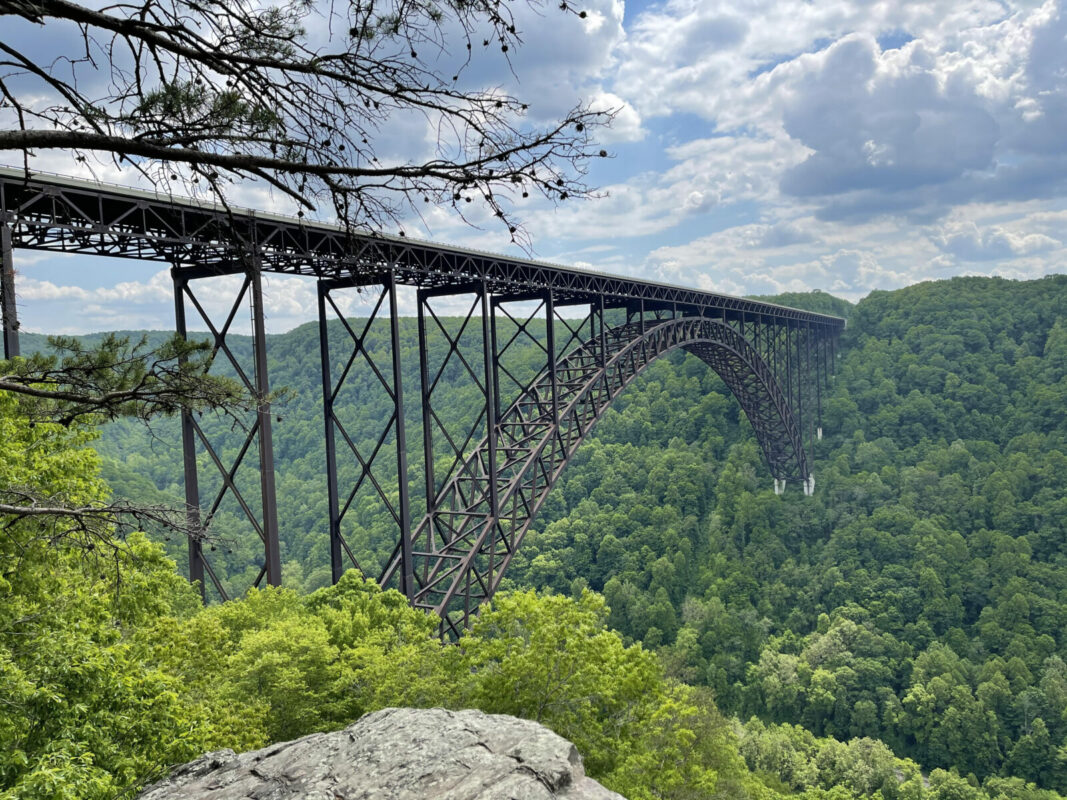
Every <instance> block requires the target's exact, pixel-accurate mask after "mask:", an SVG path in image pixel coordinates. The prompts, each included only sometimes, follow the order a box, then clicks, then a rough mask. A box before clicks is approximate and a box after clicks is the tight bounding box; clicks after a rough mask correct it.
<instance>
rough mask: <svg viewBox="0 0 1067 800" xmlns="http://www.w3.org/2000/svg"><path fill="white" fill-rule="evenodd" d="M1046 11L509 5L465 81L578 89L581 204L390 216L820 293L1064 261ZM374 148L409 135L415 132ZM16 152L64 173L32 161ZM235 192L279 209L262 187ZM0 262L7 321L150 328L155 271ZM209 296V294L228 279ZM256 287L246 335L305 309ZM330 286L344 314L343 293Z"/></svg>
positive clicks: (1060, 116)
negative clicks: (264, 320)
mask: <svg viewBox="0 0 1067 800" xmlns="http://www.w3.org/2000/svg"><path fill="white" fill-rule="evenodd" d="M1063 5H1064V4H1063V3H1062V2H1046V3H1043V4H1038V3H1025V2H1019V3H1009V2H988V1H987V0H926V1H925V2H919V3H901V2H884V1H879V0H812V1H811V2H804V0H773V2H772V1H771V0H753V1H752V2H745V3H742V2H737V1H736V0H734V1H731V2H721V1H720V0H668V2H663V3H652V2H630V3H624V2H621V1H620V0H589V2H588V3H586V4H585V5H583V6H582V7H583V9H584V10H586V17H585V18H584V19H579V18H577V17H576V16H574V15H563V14H561V13H559V12H558V11H556V9H555V6H554V4H553V3H549V6H548V7H542V8H537V7H535V8H532V9H531V8H528V7H526V6H521V7H519V10H518V15H517V24H518V30H519V34H520V36H521V37H522V40H523V44H522V46H521V47H519V48H518V49H517V50H515V51H514V52H513V53H512V54H511V67H510V68H509V67H508V65H507V64H504V63H503V62H502V61H501V60H500V59H499V58H497V59H492V58H486V59H484V60H478V61H476V62H475V63H474V64H473V65H472V67H471V68H469V70H468V72H467V73H466V74H465V76H464V80H465V81H468V82H476V83H480V84H482V85H500V86H502V87H503V88H506V89H507V90H509V91H512V92H513V93H515V94H516V95H517V96H519V97H521V98H523V99H527V98H528V99H529V100H530V105H531V110H530V113H531V115H532V117H533V118H534V119H535V120H536V119H538V118H543V119H550V118H552V117H553V116H554V115H557V114H561V113H565V112H566V111H567V109H569V108H570V107H571V106H572V105H573V104H574V103H575V102H576V101H578V100H579V99H584V100H585V101H588V102H591V103H593V104H595V105H596V106H598V107H601V108H613V109H615V110H616V111H617V114H616V121H615V124H614V126H613V127H612V129H610V130H608V131H606V132H605V133H604V135H603V136H602V137H601V141H602V142H603V144H604V147H605V148H606V149H607V150H608V151H609V153H610V157H609V158H607V159H599V160H597V161H596V162H595V163H593V164H592V165H591V169H590V174H589V180H590V182H592V183H593V184H595V185H596V186H598V187H599V194H600V197H598V198H597V199H593V200H588V201H582V202H573V201H567V202H565V203H563V204H561V205H560V206H559V207H552V206H550V205H549V204H548V203H545V202H542V201H531V202H530V205H529V206H528V207H525V208H519V209H518V214H519V217H520V218H521V219H522V221H523V222H524V224H525V226H526V229H527V230H528V232H529V235H530V238H531V240H532V250H531V251H530V252H528V253H524V252H522V251H519V250H516V249H515V247H514V246H513V245H511V244H510V243H509V236H508V233H507V231H506V230H504V229H502V228H501V227H500V226H498V225H494V224H493V223H494V221H493V220H492V219H491V218H489V217H488V216H481V214H482V212H481V211H480V210H478V209H474V210H473V212H472V215H471V218H470V221H471V222H473V223H474V224H473V225H471V224H468V223H466V222H464V221H462V220H459V219H457V218H456V217H454V216H453V215H452V214H451V212H450V210H449V209H444V208H431V209H430V210H429V211H427V212H426V213H425V214H424V215H423V217H422V218H421V219H412V220H407V221H406V222H402V226H403V227H404V228H405V229H406V232H407V234H408V235H411V236H418V237H420V238H426V239H431V240H435V241H442V242H448V243H450V244H454V245H460V246H470V247H475V248H478V249H482V250H490V251H496V252H505V253H507V252H511V253H513V254H515V255H520V256H532V257H534V258H538V259H543V260H547V261H552V262H556V263H561V264H567V265H575V266H580V267H583V268H590V269H597V270H604V271H607V272H612V273H618V274H626V275H635V276H640V277H644V278H649V279H655V280H664V281H669V282H672V283H679V284H684V285H690V286H695V287H699V288H701V289H705V290H709V291H717V292H724V293H728V294H774V293H778V292H783V291H809V290H813V289H820V290H823V291H827V292H831V293H833V294H836V295H839V296H841V297H845V298H848V299H850V300H853V301H855V300H858V299H859V298H861V297H863V296H864V295H866V294H867V293H869V292H870V291H872V290H875V289H895V288H899V287H902V286H906V285H909V284H912V283H916V282H919V281H924V280H932V279H943V278H949V277H952V276H956V275H997V276H1002V277H1007V278H1016V279H1028V278H1037V277H1040V276H1042V275H1046V274H1050V273H1054V272H1064V271H1065V267H1067V9H1064V7H1063ZM47 44H48V42H47V41H45V42H44V43H43V45H42V46H44V45H47ZM389 143H390V144H389V146H391V147H394V148H396V149H397V150H398V152H405V151H407V152H418V150H419V148H426V147H428V146H429V145H430V142H429V134H428V132H427V131H426V130H420V129H418V128H417V127H410V129H406V130H398V131H394V132H392V133H391V134H390V136H389ZM383 146H384V145H383ZM0 160H3V159H2V157H0ZM36 167H37V168H38V169H42V170H52V171H56V172H60V173H63V174H68V175H69V174H77V173H78V172H79V170H80V169H82V168H81V167H80V166H79V165H77V164H75V163H74V162H72V161H70V160H69V159H68V158H67V157H65V156H62V155H54V154H42V155H41V156H39V157H38V159H37V163H36ZM96 174H98V175H99V176H100V177H103V178H106V179H108V180H115V181H118V182H124V181H125V182H129V180H131V179H129V178H128V176H125V175H120V174H118V173H115V172H112V171H109V170H108V169H107V168H103V169H98V170H97V173H96ZM234 199H235V201H236V202H238V203H240V204H241V205H245V206H252V207H257V208H264V209H270V210H279V211H285V210H287V209H286V208H285V205H284V201H283V200H282V199H281V198H278V197H276V196H272V195H271V194H270V193H269V192H267V191H266V190H265V189H263V188H262V187H255V186H252V187H247V188H245V189H242V190H241V192H240V193H239V194H238V195H236V196H235V198H234ZM15 266H16V269H17V271H18V274H17V299H18V304H19V313H20V317H21V320H22V324H23V327H24V328H25V329H27V330H32V331H41V332H49V333H81V332H88V331H96V330H106V329H116V328H119V329H130V328H170V327H171V326H172V325H173V315H174V310H173V309H174V301H173V293H172V292H173V290H172V287H171V282H170V277H169V273H168V272H167V270H166V269H160V265H159V264H153V263H147V262H124V261H117V260H111V259H100V258H91V257H74V256H58V255H53V254H45V253H35V252H30V251H25V250H19V251H16V253H15ZM227 281H228V282H227ZM232 283H233V279H220V284H221V285H224V286H230V285H231V284H232ZM211 294H212V297H211V302H212V303H214V304H215V305H217V306H218V307H219V308H222V306H223V303H224V298H225V296H226V294H227V291H222V290H221V288H220V290H219V291H218V292H212V293H211ZM265 302H266V309H267V314H268V329H269V330H270V331H272V332H282V331H285V330H289V329H291V328H293V327H295V326H296V325H298V324H301V323H302V322H306V321H309V320H310V319H312V318H313V314H314V308H315V305H314V285H313V283H312V282H310V281H306V280H303V281H302V280H299V279H293V278H280V277H271V278H269V279H268V281H267V284H266V287H265ZM346 302H347V305H345V306H344V308H345V310H346V311H347V312H350V313H353V314H358V313H359V310H360V307H361V306H360V303H361V301H360V300H359V299H358V298H354V299H351V300H349V301H346ZM404 305H405V308H408V309H410V307H411V306H410V299H407V300H405V303H404Z"/></svg>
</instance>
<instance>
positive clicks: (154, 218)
mask: <svg viewBox="0 0 1067 800" xmlns="http://www.w3.org/2000/svg"><path fill="white" fill-rule="evenodd" d="M0 235H2V255H3V270H2V273H0V276H2V278H3V280H2V281H0V308H2V312H3V337H4V354H5V357H12V356H15V355H17V354H18V321H17V313H16V307H15V284H14V269H13V250H14V249H16V248H27V249H36V250H51V251H60V252H73V253H83V254H96V255H106V256H112V257H121V258H131V259H140V260H147V261H155V262H164V263H168V264H170V265H171V274H172V277H173V281H174V292H175V324H176V329H177V332H178V333H180V334H182V335H183V336H184V335H186V332H187V317H186V315H187V312H189V310H190V309H192V311H193V313H194V318H196V319H199V321H200V322H202V323H203V325H205V326H206V327H207V329H208V330H209V332H210V336H211V337H212V339H213V341H214V355H213V357H214V358H216V359H218V357H219V356H222V360H223V361H224V362H226V363H227V364H228V365H229V367H230V368H231V369H232V371H233V372H234V373H235V374H236V375H237V376H238V378H239V379H240V380H241V381H242V382H243V383H244V384H245V386H246V387H247V388H248V390H249V391H250V392H252V393H253V395H254V396H256V397H258V398H259V405H258V409H257V413H256V416H255V418H254V420H252V421H251V422H250V424H249V426H248V429H247V432H246V435H245V437H244V442H243V445H242V446H241V447H240V448H239V449H238V451H237V455H236V456H235V457H233V458H227V457H226V455H227V453H224V452H223V451H222V449H221V448H220V447H218V446H217V445H216V443H214V442H212V440H211V437H210V436H209V435H208V433H207V432H205V430H204V429H203V428H202V427H201V426H200V424H199V422H198V421H197V419H196V418H195V417H194V416H193V415H192V414H188V413H186V414H183V415H182V420H181V430H182V448H183V461H184V464H183V466H184V477H185V495H186V507H187V513H188V515H189V521H190V523H191V525H192V527H194V528H195V529H198V530H201V531H206V530H209V528H210V524H211V522H212V519H213V518H214V516H215V514H216V512H217V511H218V509H219V508H220V506H221V504H222V503H223V502H224V501H227V500H228V501H229V502H230V503H231V504H232V503H234V502H235V503H236V505H237V506H239V507H240V509H241V511H242V512H243V514H244V516H245V517H247V520H248V523H249V525H250V527H251V528H252V529H254V531H255V533H256V534H257V535H258V536H259V538H260V539H261V540H262V544H263V559H262V563H261V564H259V574H258V577H257V578H256V579H255V581H254V582H253V583H254V584H255V585H259V584H260V583H262V582H263V580H264V579H266V581H267V583H268V584H271V585H278V584H280V582H281V554H280V545H279V531H278V509H277V498H276V492H275V468H274V452H273V436H272V424H273V422H274V420H273V418H272V413H271V408H270V404H269V402H268V401H267V398H268V396H269V394H270V381H269V379H268V375H267V357H266V334H265V330H264V315H263V291H262V276H263V274H264V273H280V274H290V275H304V276H308V277H309V278H312V279H314V280H315V281H316V283H317V295H318V334H319V350H320V352H319V357H320V360H321V369H322V396H323V418H324V431H323V434H324V441H325V454H326V463H325V465H324V466H325V484H326V487H325V488H326V493H327V495H328V507H329V517H330V519H329V542H330V554H331V572H332V576H333V579H334V580H335V581H336V580H338V579H339V578H340V576H341V574H342V573H343V572H344V570H345V569H346V568H347V567H348V566H349V565H352V566H356V567H357V568H360V567H359V564H358V561H357V558H356V556H355V552H354V551H355V550H356V549H358V548H357V547H356V546H355V545H354V543H353V542H352V541H351V536H352V530H353V527H352V523H351V521H350V520H349V517H351V516H353V515H354V514H355V513H356V511H355V507H356V505H357V504H358V498H360V497H365V496H367V495H369V496H371V497H372V498H373V499H374V502H375V503H377V507H380V508H381V509H383V513H384V514H385V515H386V516H387V517H388V518H389V519H390V520H391V523H392V525H393V528H394V530H395V536H394V546H393V549H392V554H391V555H390V556H389V557H388V558H386V559H385V562H384V567H383V568H382V569H381V570H380V571H378V570H374V571H371V570H363V569H362V568H360V569H361V571H363V572H364V574H365V575H366V574H367V573H368V572H371V573H372V574H369V575H368V577H374V578H377V579H378V580H379V582H380V583H381V584H382V585H384V586H395V587H396V588H398V589H399V590H400V591H401V592H403V593H404V594H405V595H406V596H407V597H408V598H409V600H410V602H412V603H413V604H414V605H415V606H417V607H420V608H425V609H428V610H433V611H435V612H436V613H437V614H439V615H440V617H441V619H442V631H443V632H444V633H446V634H448V635H451V636H456V635H458V634H459V632H460V631H461V630H462V628H463V627H464V626H465V625H466V624H467V623H468V622H469V620H470V617H471V615H472V614H473V613H475V612H476V610H477V608H478V606H479V605H480V604H481V603H482V602H484V601H486V600H488V599H489V598H490V597H492V595H493V593H494V592H495V591H496V589H497V588H498V587H499V585H500V581H501V578H502V576H503V574H504V571H505V570H506V569H507V566H508V564H509V562H510V561H511V559H512V557H513V556H514V554H515V552H516V551H517V549H518V548H519V546H520V545H521V543H522V539H523V536H524V534H525V533H526V531H527V530H528V529H529V527H530V525H531V523H532V522H533V520H534V518H535V516H536V514H537V512H538V510H539V509H540V507H541V505H542V504H543V503H544V501H545V499H546V498H547V496H548V493H549V491H550V490H551V488H552V486H553V485H554V483H555V482H556V480H557V479H558V477H559V476H560V474H561V472H562V471H563V469H564V467H565V466H566V464H567V462H568V460H569V459H570V458H571V457H572V456H573V455H574V453H575V451H576V450H577V448H578V446H579V445H580V444H581V442H582V441H583V439H584V438H585V437H586V436H587V435H588V433H589V431H590V429H591V428H592V426H593V425H594V424H595V423H596V422H597V420H599V419H600V417H601V416H602V415H603V414H604V413H605V411H606V410H607V409H608V408H609V407H610V405H611V403H612V401H613V400H614V399H615V398H616V397H618V395H619V394H620V393H621V392H622V391H623V390H624V389H625V388H626V387H627V386H628V385H629V384H630V383H631V382H632V381H633V380H634V379H635V378H636V377H637V376H638V375H639V374H640V373H641V372H642V371H643V370H644V369H645V368H646V367H647V366H648V365H649V364H650V363H651V362H652V361H654V360H655V359H657V358H659V357H661V356H664V355H666V354H667V353H669V352H671V351H674V350H677V349H685V350H688V351H689V352H691V353H693V354H695V355H696V356H698V357H699V358H700V359H702V360H703V361H704V362H705V363H707V364H708V365H709V366H710V367H711V369H713V370H714V371H715V372H716V373H717V374H718V375H719V377H720V378H722V380H723V381H724V383H725V384H726V385H727V387H728V388H729V389H730V391H731V392H732V393H733V395H734V396H735V397H736V398H737V400H738V403H739V404H740V406H741V408H742V410H743V411H744V413H745V415H746V417H747V418H748V420H749V422H750V423H751V425H752V428H753V430H754V432H755V436H756V438H757V440H758V441H759V444H760V447H761V448H762V451H763V455H764V457H765V459H766V462H767V466H768V468H769V471H770V473H771V475H772V477H773V478H774V486H775V490H776V491H779V492H780V491H782V490H783V489H784V488H785V485H786V482H787V481H794V482H797V483H798V484H799V485H801V486H802V487H803V489H804V492H805V494H810V493H811V492H812V491H813V490H814V477H813V474H812V466H811V465H812V453H813V450H814V443H815V441H816V440H818V439H820V438H821V437H822V419H821V418H822V401H823V392H824V390H825V388H826V387H827V383H828V381H829V378H830V374H831V371H832V367H833V361H834V354H835V347H836V341H837V337H838V336H839V334H840V332H841V330H842V329H843V328H844V321H843V320H841V319H838V318H836V317H829V316H825V315H822V314H815V313H811V312H807V311H801V310H798V309H793V308H786V307H783V306H778V305H774V304H771V303H763V302H757V301H753V300H746V299H743V298H737V297H730V296H726V295H720V294H714V293H710V292H702V291H698V290H695V289H689V288H685V287H679V286H672V285H668V284H662V283H656V282H652V281H645V280H639V279H636V278H628V277H620V276H612V275H604V274H601V273H596V272H590V271H584V270H578V269H573V268H568V267H562V266H558V265H554V264H548V263H544V262H537V261H531V260H525V259H515V258H509V257H506V256H501V255H494V254H489V253H481V252H476V251H469V250H462V249H458V248H454V247H449V246H447V245H440V244H433V243H427V242H420V241H415V240H411V239H407V238H404V237H394V236H383V235H378V234H373V233H363V232H358V231H352V230H346V229H343V228H339V227H334V226H329V225H324V224H319V223H309V222H306V221H302V220H298V219H292V218H287V217H280V216H275V215H269V214H263V213H259V212H254V211H243V210H242V211H237V210H233V209H223V208H219V207H216V206H213V205H210V204H204V203H198V202H196V201H193V200H190V199H186V198H176V197H171V196H163V195H156V194H152V193H148V192H140V191H136V190H131V189H125V188H122V187H111V186H107V185H102V184H97V183H89V182H83V181H78V180H74V179H69V178H62V177H59V176H49V175H39V174H34V175H27V174H26V173H24V172H21V171H17V170H10V169H3V168H0ZM220 275H239V276H242V280H241V281H240V285H239V288H238V289H237V291H236V292H235V296H234V298H233V303H232V305H230V310H229V313H228V314H227V315H226V316H225V318H224V319H222V320H218V319H213V318H212V316H211V315H210V314H209V313H208V311H207V310H206V309H205V304H204V303H203V302H202V301H201V298H200V297H198V295H197V293H196V291H194V290H195V289H196V288H197V286H198V282H200V281H202V280H203V279H206V278H211V277H214V276H220ZM398 285H400V286H412V287H415V288H416V305H417V318H418V346H417V355H416V356H415V357H417V358H418V361H419V372H420V381H419V387H418V391H419V403H418V412H419V413H415V414H413V413H412V406H413V405H414V404H413V403H408V404H407V405H406V404H405V399H404V398H405V390H406V388H407V387H405V386H404V385H403V381H402V369H401V366H402V363H401V362H402V357H403V356H402V346H401V335H400V322H399V319H400V313H399V308H398V302H397V287H398ZM350 291H358V292H360V293H361V294H362V295H363V296H364V298H368V299H369V301H370V306H371V309H372V310H371V311H370V313H369V315H368V316H367V317H366V318H364V319H348V318H346V317H345V315H344V314H343V313H342V312H341V306H342V305H343V303H341V302H339V301H338V297H339V295H341V294H342V293H345V292H350ZM216 299H217V298H216ZM246 301H247V302H248V303H249V304H250V306H251V318H252V319H251V322H252V354H251V358H250V359H248V358H245V359H243V360H244V361H250V363H242V362H243V360H242V358H241V357H239V356H240V353H238V352H236V350H235V349H234V348H232V347H231V346H230V342H229V341H228V339H227V337H228V334H230V331H231V327H232V325H233V322H234V319H235V317H236V316H237V313H238V311H239V309H240V308H241V306H242V304H243V303H244V302H246ZM457 305H459V307H460V308H462V309H463V310H464V312H465V313H463V314H462V315H461V316H459V317H458V318H457V317H455V316H446V315H445V314H444V313H443V310H442V306H445V307H447V310H451V311H453V312H454V309H455V308H456V307H457ZM376 325H377V326H378V327H376V328H375V326H376ZM372 328H374V329H375V330H383V329H386V330H387V331H388V345H389V353H390V354H389V359H388V360H389V364H388V365H387V366H384V367H383V366H379V364H378V363H376V361H375V357H377V358H379V359H380V358H381V356H380V355H377V356H375V354H374V353H372V349H373V348H372V347H371V346H370V345H369V340H370V338H371V337H370V333H371V331H372ZM520 352H522V353H524V354H526V355H524V356H523V358H521V359H518V360H517V359H516V354H517V353H520ZM530 352H534V353H536V354H537V356H536V357H537V358H538V359H539V365H538V366H537V367H535V368H534V371H533V373H532V374H529V373H530V366H529V363H528V362H529V357H528V353H530ZM409 357H410V356H409ZM357 368H363V369H364V370H365V371H367V372H366V374H370V375H373V381H374V383H375V385H376V386H377V388H378V389H379V390H380V391H381V392H383V393H384V394H383V396H384V397H385V398H386V401H387V402H386V407H387V408H389V409H391V411H390V412H389V413H388V414H387V416H386V418H385V419H379V420H376V421H375V422H374V424H373V425H372V426H371V427H372V430H361V431H354V430H349V426H346V423H345V419H344V417H345V413H344V411H345V399H344V398H345V395H344V390H345V388H346V382H347V381H350V380H351V376H352V374H353V370H354V369H357ZM457 386H461V387H462V389H463V391H464V392H465V394H464V397H465V398H466V399H467V401H468V402H466V403H465V404H464V412H465V418H464V419H461V420H456V419H455V418H454V415H452V416H450V415H449V414H447V413H444V412H442V408H443V407H444V406H446V405H448V404H449V403H450V402H452V401H454V400H455V397H454V394H455V392H456V391H457V389H456V387H457ZM450 395H451V396H450ZM472 397H473V398H475V399H474V400H470V398H472ZM405 409H407V410H405ZM461 416H462V415H461ZM411 417H414V419H411ZM418 417H421V419H418ZM409 425H411V426H414V427H418V428H420V429H421V439H422V448H421V449H422V453H421V458H415V460H416V461H418V462H419V463H417V464H414V465H412V464H409V460H411V458H412V453H409V442H408V435H407V430H408V427H409ZM230 455H232V453H230ZM257 456H258V457H257ZM203 468H207V469H209V470H214V471H217V473H218V475H217V476H216V480H217V481H218V482H219V489H218V491H217V492H216V493H214V497H206V496H204V493H203V492H202V491H201V488H200V481H199V478H200V471H201V469H203ZM242 469H244V470H246V471H249V470H250V471H258V477H259V480H258V484H259V486H258V488H259V497H258V498H251V497H248V496H246V495H248V494H249V492H248V489H247V487H245V489H244V491H243V492H242V490H241V487H239V485H238V481H237V479H236V476H237V475H238V472H239V470H242ZM419 473H421V475H422V476H423V479H424V483H425V487H424V489H421V488H420V489H416V490H415V491H413V482H414V480H415V476H416V475H417V474H419ZM419 495H422V498H420V497H419ZM420 499H421V502H419V501H420ZM257 500H258V502H257ZM416 505H418V506H419V508H418V509H416ZM203 545H204V539H203V538H202V537H201V538H197V537H193V538H191V539H190V542H189V576H190V579H191V580H194V581H199V583H200V586H201V591H202V592H203V591H205V590H206V589H207V587H208V586H212V587H214V590H215V591H216V592H217V593H218V595H219V596H220V597H221V598H223V599H225V598H226V596H227V592H226V590H225V588H224V586H223V582H222V581H221V580H220V579H219V577H218V575H217V574H216V572H215V570H214V569H213V567H212V562H211V560H210V559H209V558H208V554H207V553H205V552H204V550H205V548H204V546H203Z"/></svg>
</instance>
